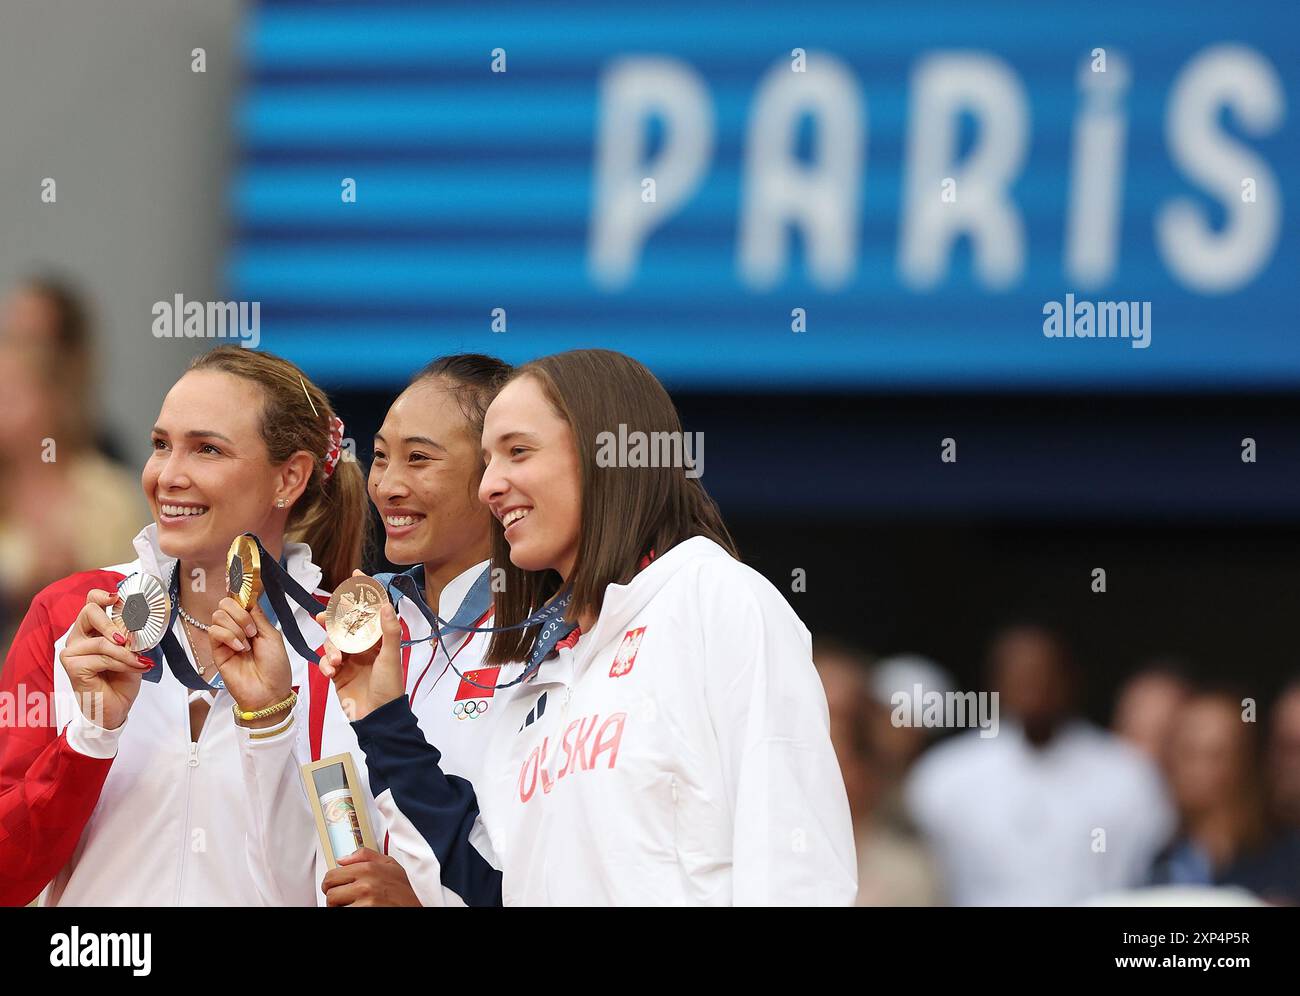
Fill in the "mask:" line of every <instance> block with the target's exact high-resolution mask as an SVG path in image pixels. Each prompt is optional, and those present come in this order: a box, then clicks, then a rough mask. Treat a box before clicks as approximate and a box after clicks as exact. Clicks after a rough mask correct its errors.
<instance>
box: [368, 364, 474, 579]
mask: <svg viewBox="0 0 1300 996" xmlns="http://www.w3.org/2000/svg"><path fill="white" fill-rule="evenodd" d="M480 459H481V457H480V453H479V440H478V436H477V434H476V433H475V432H474V430H473V429H472V428H471V426H470V424H469V422H468V421H467V420H466V418H465V413H464V411H462V409H461V407H460V404H459V403H458V402H457V400H456V398H455V397H454V396H453V394H452V393H451V392H450V391H449V390H448V385H447V383H446V382H445V381H444V380H443V379H441V378H433V377H431V378H428V379H426V380H422V381H419V382H417V383H415V384H412V385H411V386H410V387H408V388H407V389H406V390H405V391H403V392H402V394H401V395H400V396H399V397H398V399H397V400H396V401H394V402H393V406H392V407H391V408H390V409H388V415H387V417H386V418H385V419H384V424H383V425H382V426H380V429H379V432H378V433H376V434H375V458H374V462H373V463H372V464H371V465H370V481H369V492H370V500H371V501H372V502H373V503H374V506H375V508H376V509H378V510H379V514H380V516H381V517H382V519H383V522H384V533H385V541H384V556H386V557H387V558H388V559H389V560H390V561H392V562H393V563H394V564H419V563H423V564H442V563H452V562H459V561H463V560H464V559H466V558H467V557H472V558H473V559H475V560H478V559H482V557H485V556H486V550H487V543H488V530H489V529H490V523H491V519H490V517H489V514H488V511H487V509H486V508H484V507H483V506H482V505H481V504H480V503H479V501H478V497H477V495H476V494H475V492H476V490H477V484H478V472H479V467H480V466H481V464H480Z"/></svg>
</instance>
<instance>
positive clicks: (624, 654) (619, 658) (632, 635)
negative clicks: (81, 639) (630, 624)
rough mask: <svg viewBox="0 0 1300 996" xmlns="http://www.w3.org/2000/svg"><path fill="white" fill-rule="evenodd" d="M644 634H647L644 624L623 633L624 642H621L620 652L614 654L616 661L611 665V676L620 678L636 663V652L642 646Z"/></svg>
mask: <svg viewBox="0 0 1300 996" xmlns="http://www.w3.org/2000/svg"><path fill="white" fill-rule="evenodd" d="M643 636H645V627H644V626H638V627H637V628H636V629H629V630H628V631H627V632H626V633H624V634H623V642H622V643H621V644H619V647H618V653H616V654H615V655H614V663H613V664H611V665H610V666H609V676H610V677H611V678H620V677H622V676H623V675H625V674H627V673H628V672H629V671H631V670H632V665H633V664H635V663H636V652H637V651H638V650H639V649H640V648H641V638H642V637H643Z"/></svg>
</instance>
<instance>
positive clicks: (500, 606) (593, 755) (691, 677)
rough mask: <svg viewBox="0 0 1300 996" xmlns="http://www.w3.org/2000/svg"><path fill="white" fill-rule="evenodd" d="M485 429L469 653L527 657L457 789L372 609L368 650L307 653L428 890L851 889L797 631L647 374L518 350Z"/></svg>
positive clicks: (777, 899)
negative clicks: (342, 709)
mask: <svg viewBox="0 0 1300 996" xmlns="http://www.w3.org/2000/svg"><path fill="white" fill-rule="evenodd" d="M663 445H667V447H668V449H658V447H660V446H663ZM648 447H653V448H656V449H655V450H654V452H653V453H652V452H650V450H649V449H648ZM483 449H484V456H485V458H486V461H487V467H486V470H485V472H484V476H483V482H482V485H481V486H480V489H479V497H480V498H481V499H482V500H483V501H484V502H485V503H486V504H487V505H488V506H489V508H490V509H491V510H492V512H493V515H494V519H495V523H496V524H495V525H494V529H493V559H492V564H493V568H494V569H498V568H499V569H500V570H501V571H503V572H504V573H503V576H502V582H503V583H502V585H501V589H502V590H500V591H499V592H498V593H497V595H496V600H495V613H496V615H495V621H494V626H495V627H497V628H498V629H499V631H498V632H496V633H495V634H494V636H493V640H492V644H491V646H490V648H489V652H488V658H487V663H488V664H490V665H499V666H501V667H502V671H501V675H500V677H501V679H502V680H508V679H509V678H512V677H516V676H518V675H519V674H520V673H521V672H525V671H529V670H532V671H534V672H535V673H534V674H533V676H532V677H531V678H530V679H529V680H528V681H526V682H525V683H524V684H523V685H522V686H521V689H522V690H521V691H520V692H518V693H517V694H515V695H513V696H512V697H511V698H510V699H509V700H508V701H507V702H506V704H505V714H504V715H503V716H501V717H500V718H499V719H498V722H497V723H496V725H495V726H494V728H493V734H492V740H491V743H490V744H489V746H488V748H487V756H486V758H485V760H484V762H483V764H482V766H481V768H480V771H479V773H478V775H477V776H476V778H475V780H474V783H473V785H472V787H471V786H467V785H466V784H465V783H463V782H462V781H458V780H456V779H453V778H447V777H445V776H444V774H443V772H442V771H441V770H440V768H439V767H438V760H439V755H438V751H437V750H436V747H437V745H436V744H434V745H430V744H428V743H427V742H426V741H425V738H424V737H423V736H422V734H421V731H420V728H419V727H418V725H417V724H416V721H415V717H414V716H413V714H412V712H411V709H410V706H409V704H408V702H407V701H406V699H405V697H404V696H403V695H402V694H401V691H402V684H401V667H400V662H399V660H398V658H397V646H398V643H399V639H398V638H399V635H400V634H399V630H398V625H397V620H396V616H395V615H394V614H393V612H392V611H391V610H388V609H385V610H384V611H383V612H382V613H381V617H382V619H383V622H384V640H383V644H382V649H381V650H380V652H379V654H378V655H377V657H376V658H375V661H374V664H373V665H372V666H367V664H366V662H364V661H358V660H356V659H354V658H351V657H347V656H343V655H340V654H339V653H338V652H337V651H336V650H335V649H334V648H332V647H330V646H329V645H328V644H327V647H326V655H325V657H324V658H323V660H322V670H323V671H326V672H330V673H333V674H334V676H335V680H336V681H339V682H342V683H345V684H346V685H347V686H348V687H349V689H350V691H351V694H352V695H353V697H354V699H355V700H356V701H357V703H358V710H357V715H358V718H357V720H356V721H355V722H354V723H353V726H354V728H355V730H356V733H357V739H358V742H359V744H360V746H361V747H362V749H363V750H364V751H365V752H366V758H367V763H368V768H369V776H370V781H371V786H372V788H373V789H374V790H375V791H376V792H379V791H385V792H389V793H391V795H392V798H393V800H394V802H395V805H396V808H397V810H399V811H400V813H401V814H402V815H403V816H404V817H405V818H407V819H409V821H410V822H411V824H412V825H413V826H414V827H416V828H417V829H421V830H422V832H423V833H424V836H425V839H426V841H427V842H428V846H429V848H430V850H431V851H432V852H433V853H434V854H435V855H436V858H437V860H438V863H439V865H440V867H441V869H442V877H443V883H444V886H446V887H447V888H448V889H450V890H451V891H453V892H454V893H456V894H457V895H458V896H460V897H461V898H462V899H464V900H465V901H466V902H468V903H470V904H472V905H477V904H491V903H501V902H504V903H505V904H526V905H539V904H554V905H686V904H695V905H729V904H736V905H755V904H763V905H766V904H839V905H848V904H850V903H852V901H853V898H854V895H855V892H856V889H857V875H856V868H855V858H854V846H853V835H852V828H851V824H850V819H849V808H848V801H847V798H846V795H845V790H844V784H843V781H842V779H841V776H840V771H839V766H838V764H837V762H836V759H835V754H834V751H833V749H832V747H831V741H830V736H829V733H828V718H827V707H826V699H825V695H824V693H823V691H822V688H821V684H820V682H819V680H818V677H817V673H816V671H815V670H814V668H813V664H812V659H811V646H810V639H809V634H808V631H807V629H806V628H805V627H804V626H803V624H802V623H801V622H800V621H799V619H798V617H797V616H796V615H795V614H794V612H793V611H792V610H791V608H790V606H789V604H788V603H787V602H786V600H785V598H784V597H783V596H782V595H781V594H780V592H778V591H777V589H776V588H775V587H773V586H772V584H771V583H769V582H768V581H767V580H765V579H764V578H763V577H762V576H761V575H759V574H758V573H757V572H755V571H754V570H752V569H750V568H749V567H746V566H745V565H744V564H742V563H741V562H740V561H739V560H738V559H737V557H736V553H735V548H734V546H733V545H732V542H731V539H730V537H729V536H728V534H727V531H726V528H725V526H724V525H723V523H722V520H721V517H720V515H719V514H718V510H717V507H716V506H715V505H714V503H713V501H712V500H711V499H710V498H709V497H708V495H707V494H706V493H705V491H704V489H703V488H702V487H701V485H700V483H699V481H698V479H697V478H698V471H699V470H702V468H701V467H699V464H698V463H696V464H695V468H694V469H693V468H692V467H691V465H690V464H689V462H688V459H689V457H690V456H691V455H692V452H694V455H695V456H696V458H697V459H698V457H699V456H700V455H701V454H700V451H699V450H698V449H697V450H694V451H692V449H691V448H690V447H689V445H688V444H687V440H686V439H685V438H684V436H683V434H682V431H681V423H680V421H679V419H678V416H677V413H676V410H675V409H674V407H673V404H672V401H671V399H670V398H669V397H668V394H667V392H665V391H664V389H663V387H662V386H661V385H660V384H659V382H658V381H657V380H656V379H655V378H654V376H653V375H652V374H651V373H650V372H649V371H648V370H647V369H646V368H645V367H644V366H642V365H641V364H640V363H638V362H636V361H635V360H633V359H631V358H629V357H627V356H624V355H622V354H619V353H614V352H609V351H605V350H577V351H574V352H569V353H562V354H559V355H555V356H549V357H545V358H543V359H540V360H536V361H533V362H531V363H528V364H525V365H524V366H522V367H520V368H518V369H517V370H516V372H515V374H514V375H513V377H512V379H511V380H510V382H509V383H508V384H507V385H506V386H505V387H504V388H503V389H502V391H501V392H500V393H499V394H498V395H497V397H496V399H495V400H494V401H493V402H492V405H491V406H490V407H489V409H488V412H487V417H486V421H485V424H484V431H483ZM665 457H667V459H665ZM542 612H549V613H550V614H549V617H548V618H546V619H545V620H544V621H543V622H541V623H540V625H539V626H534V627H531V628H528V629H522V630H521V629H509V628H508V627H512V626H518V625H519V624H521V623H523V622H524V621H525V620H526V619H534V618H536V617H537V615H538V614H539V613H542Z"/></svg>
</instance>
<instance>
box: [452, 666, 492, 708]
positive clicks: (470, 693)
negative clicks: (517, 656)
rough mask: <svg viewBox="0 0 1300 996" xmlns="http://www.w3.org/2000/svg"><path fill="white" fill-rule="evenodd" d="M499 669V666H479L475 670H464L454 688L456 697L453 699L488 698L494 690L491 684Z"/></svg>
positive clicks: (457, 700) (458, 700)
mask: <svg viewBox="0 0 1300 996" xmlns="http://www.w3.org/2000/svg"><path fill="white" fill-rule="evenodd" d="M500 670H501V669H500V668H499V667H481V668H479V669H478V670H477V671H466V672H465V673H464V675H463V676H462V677H461V679H460V687H459V688H457V689H456V698H455V700H454V701H456V702H460V701H461V700H462V699H490V698H491V697H492V694H493V692H494V691H495V689H494V688H493V687H492V686H493V685H495V684H496V683H497V673H498V672H499V671H500ZM467 679H468V680H467ZM471 681H474V682H477V683H478V684H476V685H471V684H470V682H471ZM479 685H487V686H488V687H487V688H479V687H478V686H479ZM444 701H445V700H444Z"/></svg>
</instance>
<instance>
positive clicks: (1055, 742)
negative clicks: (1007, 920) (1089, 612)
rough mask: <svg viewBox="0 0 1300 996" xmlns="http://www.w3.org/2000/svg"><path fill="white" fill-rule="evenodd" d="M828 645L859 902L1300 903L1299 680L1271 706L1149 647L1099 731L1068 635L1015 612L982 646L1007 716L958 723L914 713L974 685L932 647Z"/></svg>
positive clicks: (822, 649)
mask: <svg viewBox="0 0 1300 996" xmlns="http://www.w3.org/2000/svg"><path fill="white" fill-rule="evenodd" d="M814 657H815V658H816V662H817V666H818V670H819V671H820V673H821V675H822V680H823V683H824V685H825V687H826V696H827V701H828V704H829V707H830V719H831V735H832V739H833V740H834V743H835V750H836V753H837V755H838V757H839V760H840V766H841V768H842V770H843V772H844V781H845V785H846V786H847V788H848V792H849V801H850V804H851V806H852V810H853V820H854V827H855V832H856V836H857V842H858V875H859V891H858V903H859V905H864V906H873V905H908V906H912V905H915V906H922V905H935V904H951V905H962V906H983V905H1016V906H1020V905H1026V906H1034V905H1065V904H1122V903H1134V904H1142V905H1147V904H1166V903H1167V904H1173V905H1180V904H1196V905H1202V904H1212V903H1221V904H1254V903H1271V904H1279V905H1297V904H1300V678H1297V680H1295V681H1293V682H1292V683H1291V684H1290V685H1289V686H1288V687H1286V688H1285V689H1284V690H1283V692H1282V693H1281V695H1279V696H1278V697H1277V699H1276V700H1275V701H1274V702H1273V703H1272V705H1271V707H1270V709H1269V710H1268V711H1267V713H1263V712H1260V711H1259V706H1258V705H1257V704H1256V703H1255V701H1254V700H1253V699H1252V698H1250V697H1249V696H1247V695H1244V694H1241V693H1240V692H1238V691H1235V690H1233V689H1231V688H1227V687H1221V686H1208V685H1203V684H1200V683H1197V682H1195V681H1193V680H1192V679H1191V678H1190V677H1189V676H1188V673H1187V671H1186V669H1185V668H1184V667H1182V666H1180V665H1179V664H1178V663H1177V662H1173V661H1167V660H1154V661H1151V662H1149V663H1146V664H1144V665H1142V666H1141V667H1139V668H1138V669H1137V671H1136V672H1135V673H1134V674H1133V675H1132V676H1131V677H1130V678H1129V679H1128V680H1127V681H1126V682H1125V683H1124V684H1123V686H1122V687H1121V688H1120V690H1119V692H1118V694H1117V696H1116V699H1115V703H1114V709H1113V714H1112V719H1111V723H1110V729H1102V728H1100V727H1098V726H1097V725H1095V724H1094V723H1091V722H1089V721H1088V720H1086V719H1084V718H1083V717H1082V715H1081V714H1080V710H1079V702H1080V691H1081V674H1080V671H1079V669H1078V668H1077V666H1076V665H1075V663H1074V661H1073V660H1072V658H1071V656H1070V652H1069V648H1068V647H1067V646H1066V644H1065V642H1064V641H1063V639H1062V638H1061V636H1060V635H1059V634H1057V633H1055V632H1053V631H1052V630H1050V629H1048V628H1045V627H1042V626H1039V625H1034V624H1016V625H1012V626H1008V627H1007V628H1006V629H1005V630H1003V631H1002V632H1000V633H998V634H997V635H996V637H995V638H994V639H993V641H992V643H991V645H990V647H989V651H988V657H987V678H986V681H985V682H984V687H985V689H987V691H988V692H996V693H997V700H996V702H997V705H996V708H997V715H998V722H997V723H996V724H995V725H993V726H991V727H990V728H988V729H984V730H981V729H977V728H962V729H954V728H952V726H951V725H944V722H943V721H942V720H941V721H939V722H937V723H935V724H929V723H927V724H921V725H916V724H913V723H912V722H911V721H910V720H911V718H913V717H914V712H913V710H912V709H911V699H912V698H913V697H915V696H916V695H917V693H918V692H919V693H920V694H921V695H922V696H927V697H931V698H933V696H934V695H936V694H937V695H939V696H949V697H951V696H956V695H958V694H969V693H959V692H958V690H957V689H956V688H955V686H954V682H953V679H952V678H951V677H950V676H949V675H948V674H947V673H946V672H945V671H944V670H943V669H942V668H941V667H939V666H938V665H936V664H935V663H933V662H931V661H928V660H926V659H924V658H921V657H917V656H902V657H891V658H887V659H884V660H879V661H874V660H872V659H871V658H870V657H868V656H867V655H866V654H863V653H859V652H857V651H854V650H853V649H851V648H848V647H845V646H842V645H836V644H829V643H824V642H822V643H818V644H816V645H815V646H814ZM934 700H935V701H937V699H934ZM954 715H955V716H960V713H956V714H954ZM936 718H937V717H936ZM953 718H954V717H953V716H949V717H947V719H948V721H949V722H950V723H951V721H952V719H953ZM966 725H967V726H970V725H972V724H971V723H970V722H969V721H967V722H966Z"/></svg>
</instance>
